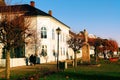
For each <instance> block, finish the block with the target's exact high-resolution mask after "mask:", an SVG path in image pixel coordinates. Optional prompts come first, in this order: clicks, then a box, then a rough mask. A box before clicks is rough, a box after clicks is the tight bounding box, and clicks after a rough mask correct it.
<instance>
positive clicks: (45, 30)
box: [0, 1, 70, 67]
mask: <svg viewBox="0 0 120 80" xmlns="http://www.w3.org/2000/svg"><path fill="white" fill-rule="evenodd" d="M34 5H35V3H34V2H33V1H32V2H31V3H30V5H27V4H23V5H11V6H1V7H5V8H7V7H11V15H16V14H19V15H20V16H21V15H25V16H26V18H25V19H24V21H26V19H28V18H29V19H30V21H31V22H30V23H31V24H30V26H29V27H30V28H31V30H34V33H35V35H34V37H30V38H27V39H25V40H26V41H30V42H32V43H28V44H25V54H23V56H24V57H21V58H17V57H14V58H11V59H10V61H11V62H10V63H11V64H10V66H11V67H15V66H20V65H25V57H30V55H32V54H33V55H37V57H38V58H39V59H40V63H45V62H51V61H56V59H57V51H58V34H57V32H56V29H57V28H58V27H59V28H60V29H61V32H60V34H59V60H66V59H67V58H68V57H69V55H68V44H67V39H68V37H69V30H70V27H68V26H67V25H65V24H64V23H63V22H61V21H59V20H58V19H56V18H55V17H53V16H52V11H49V13H45V12H43V11H41V10H39V9H37V8H35V6H34ZM14 8H19V10H20V11H19V10H18V11H14V10H12V9H14ZM1 11H2V10H1ZM6 12H7V11H5V10H3V11H2V12H1V13H0V15H3V13H6ZM1 18H2V17H1ZM24 23H25V24H26V22H24ZM3 47H4V46H3V45H1V49H0V58H1V59H0V66H5V59H3V58H2V56H3ZM42 51H44V52H45V53H46V55H45V56H43V55H42Z"/></svg>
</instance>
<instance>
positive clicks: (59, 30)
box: [56, 27, 61, 70]
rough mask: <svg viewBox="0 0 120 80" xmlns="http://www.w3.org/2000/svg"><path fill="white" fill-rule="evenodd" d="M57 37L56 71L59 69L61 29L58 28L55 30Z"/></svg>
mask: <svg viewBox="0 0 120 80" xmlns="http://www.w3.org/2000/svg"><path fill="white" fill-rule="evenodd" d="M56 32H57V35H58V43H57V70H58V69H59V62H58V61H59V35H60V33H61V29H60V28H59V27H58V28H57V29H56Z"/></svg>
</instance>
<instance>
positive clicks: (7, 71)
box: [6, 50, 10, 80]
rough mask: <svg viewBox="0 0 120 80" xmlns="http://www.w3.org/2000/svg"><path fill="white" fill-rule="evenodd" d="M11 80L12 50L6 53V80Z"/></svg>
mask: <svg viewBox="0 0 120 80" xmlns="http://www.w3.org/2000/svg"><path fill="white" fill-rule="evenodd" d="M9 79H10V50H7V53H6V80H9Z"/></svg>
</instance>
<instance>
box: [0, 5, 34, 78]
mask: <svg viewBox="0 0 120 80" xmlns="http://www.w3.org/2000/svg"><path fill="white" fill-rule="evenodd" d="M0 8H1V9H0V10H1V11H0V12H1V20H0V41H1V43H3V45H4V46H5V49H6V79H7V80H9V79H10V50H11V49H12V48H15V47H20V46H22V45H24V44H25V38H26V37H29V36H31V35H32V32H30V31H31V30H30V29H29V25H30V20H27V19H25V16H24V15H23V14H20V13H18V11H19V9H20V7H19V8H15V7H11V6H1V7H0ZM5 11H7V12H5ZM15 12H16V13H15Z"/></svg>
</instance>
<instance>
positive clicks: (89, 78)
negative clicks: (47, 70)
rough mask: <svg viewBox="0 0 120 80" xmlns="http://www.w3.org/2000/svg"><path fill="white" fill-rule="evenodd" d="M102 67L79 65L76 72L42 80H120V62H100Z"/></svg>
mask: <svg viewBox="0 0 120 80" xmlns="http://www.w3.org/2000/svg"><path fill="white" fill-rule="evenodd" d="M99 63H100V65H101V66H99V67H98V66H96V65H78V67H77V68H76V70H74V69H73V68H69V69H67V70H65V71H64V72H58V73H56V74H52V75H48V76H44V77H43V78H40V80H120V62H114V63H111V62H109V61H100V62H99Z"/></svg>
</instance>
